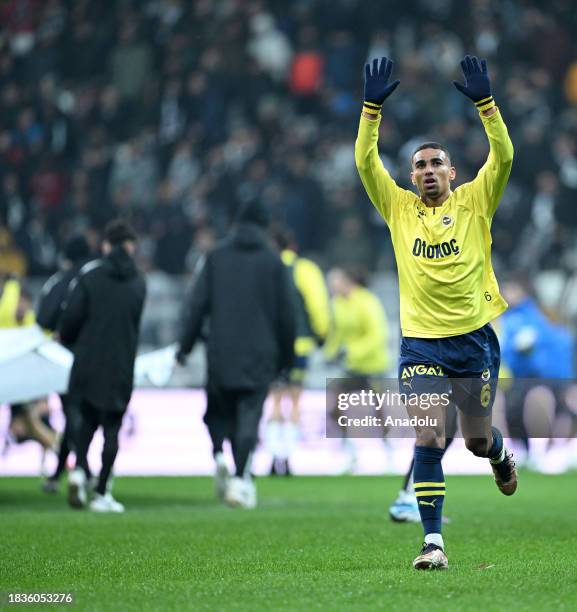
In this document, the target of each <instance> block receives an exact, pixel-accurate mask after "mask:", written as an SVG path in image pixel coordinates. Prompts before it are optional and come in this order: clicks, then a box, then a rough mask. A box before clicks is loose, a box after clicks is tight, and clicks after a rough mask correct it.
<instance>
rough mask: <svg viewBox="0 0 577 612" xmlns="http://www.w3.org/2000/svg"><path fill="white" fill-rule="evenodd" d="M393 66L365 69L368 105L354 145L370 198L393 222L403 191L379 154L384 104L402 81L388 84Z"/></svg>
mask: <svg viewBox="0 0 577 612" xmlns="http://www.w3.org/2000/svg"><path fill="white" fill-rule="evenodd" d="M392 69H393V62H392V61H391V60H389V59H387V58H386V57H383V58H381V63H380V66H379V61H378V60H377V59H375V60H373V64H372V69H371V65H370V64H367V65H366V66H365V101H364V103H363V111H362V113H361V120H360V124H359V133H358V136H357V140H356V143H355V163H356V166H357V170H358V171H359V175H360V177H361V181H362V183H363V186H364V187H365V190H366V192H367V195H368V196H369V198H370V200H371V202H372V203H373V205H374V206H375V208H376V209H377V210H378V211H379V213H380V214H381V216H382V217H383V218H384V219H385V221H387V223H388V222H389V221H390V218H391V210H392V207H393V206H395V205H396V203H397V199H398V196H399V193H400V191H401V189H400V188H399V187H398V186H397V184H396V183H395V181H394V180H393V179H392V178H391V175H390V174H389V173H388V172H387V170H386V169H385V167H384V166H383V163H382V162H381V159H380V157H379V151H378V146H377V143H378V140H379V125H380V123H381V107H382V105H383V102H384V101H385V100H386V99H387V98H388V97H389V96H390V95H391V94H392V93H393V91H394V90H395V89H396V88H397V86H398V85H399V82H400V81H398V80H397V81H393V82H392V83H389V78H390V76H391V72H392Z"/></svg>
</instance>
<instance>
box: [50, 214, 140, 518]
mask: <svg viewBox="0 0 577 612" xmlns="http://www.w3.org/2000/svg"><path fill="white" fill-rule="evenodd" d="M102 250H103V253H104V256H103V257H102V258H101V259H97V260H94V261H91V262H89V263H88V264H86V265H85V266H84V267H83V268H82V270H81V271H80V274H79V275H78V276H77V278H76V279H75V280H74V281H73V283H72V284H71V286H70V292H69V295H68V299H67V304H66V306H65V309H64V312H63V314H62V319H61V322H60V327H59V333H60V339H61V342H62V343H63V344H65V345H69V346H72V347H73V352H74V365H73V366H72V372H71V373H70V383H69V386H68V394H69V396H70V403H71V405H73V406H74V410H77V411H78V414H79V416H80V426H79V429H78V431H77V434H76V469H75V470H73V471H72V472H71V473H70V476H69V479H68V486H69V491H68V493H69V497H68V500H69V503H70V504H71V505H72V506H73V507H84V506H85V505H86V503H87V493H86V477H87V475H88V463H87V453H88V448H89V446H90V443H91V441H92V438H93V436H94V433H95V432H96V430H97V429H98V427H99V426H101V427H102V430H103V434H104V446H103V449H102V470H101V472H100V476H99V478H98V484H97V485H96V489H95V498H94V499H93V500H92V501H91V503H90V508H91V509H92V510H94V511H97V512H123V511H124V506H122V504H120V503H119V502H117V501H116V500H115V499H114V498H113V497H112V495H111V493H110V492H109V491H108V490H107V484H108V480H109V477H110V474H111V471H112V467H113V465H114V460H115V459H116V454H117V452H118V432H119V430H120V426H121V424H122V417H123V415H124V413H125V411H126V408H127V406H128V402H129V401H130V397H131V395H132V385H133V378H134V361H135V358H136V348H137V345H138V332H139V327H140V319H141V315H142V309H143V306H144V299H145V295H146V286H145V283H144V279H143V277H142V276H141V275H140V273H139V272H138V270H137V269H136V265H135V263H134V259H133V256H134V253H135V250H136V234H135V233H134V231H133V230H132V228H131V227H130V226H129V225H128V224H127V223H126V222H124V221H122V220H116V221H111V222H110V223H109V225H108V226H107V227H106V229H105V232H104V242H103V246H102Z"/></svg>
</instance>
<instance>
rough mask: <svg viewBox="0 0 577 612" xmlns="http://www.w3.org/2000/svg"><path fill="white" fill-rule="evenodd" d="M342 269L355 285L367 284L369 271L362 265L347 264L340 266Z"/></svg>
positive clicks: (362, 285)
mask: <svg viewBox="0 0 577 612" xmlns="http://www.w3.org/2000/svg"><path fill="white" fill-rule="evenodd" d="M342 271H343V272H344V274H345V276H346V277H347V278H348V279H349V280H351V281H352V282H353V283H355V285H360V286H361V287H368V286H369V271H368V270H367V269H366V268H365V267H364V266H361V265H356V266H355V265H347V266H345V267H344V268H342Z"/></svg>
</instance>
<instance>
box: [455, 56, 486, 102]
mask: <svg viewBox="0 0 577 612" xmlns="http://www.w3.org/2000/svg"><path fill="white" fill-rule="evenodd" d="M461 68H462V69H463V76H464V77H465V84H464V85H461V83H458V82H457V81H453V85H454V86H455V87H456V88H457V89H458V90H459V91H460V92H461V93H462V94H464V95H465V96H467V98H470V99H471V100H473V102H475V103H477V102H479V101H481V100H486V99H487V98H491V81H489V75H488V74H487V62H486V61H485V60H484V59H482V60H479V59H478V58H477V57H475V56H474V55H465V58H464V59H463V60H462V61H461ZM483 110H485V109H483Z"/></svg>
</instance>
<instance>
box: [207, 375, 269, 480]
mask: <svg viewBox="0 0 577 612" xmlns="http://www.w3.org/2000/svg"><path fill="white" fill-rule="evenodd" d="M267 394H268V386H266V387H262V388H259V389H249V390H245V389H223V388H221V387H217V386H215V385H212V384H210V383H209V384H208V385H207V388H206V398H207V405H206V413H205V415H204V422H205V423H206V425H207V427H208V432H209V434H210V438H211V440H212V446H213V452H214V454H216V453H219V452H222V444H223V442H224V440H225V439H228V440H229V441H230V444H231V447H232V455H233V457H234V463H235V466H236V475H237V476H239V477H241V478H242V477H243V476H244V475H245V471H246V468H247V463H248V460H249V457H250V455H251V453H252V452H253V451H254V449H255V447H256V444H257V441H258V425H259V423H260V419H261V417H262V409H263V405H264V401H265V399H266V396H267ZM248 468H249V469H250V466H248Z"/></svg>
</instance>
